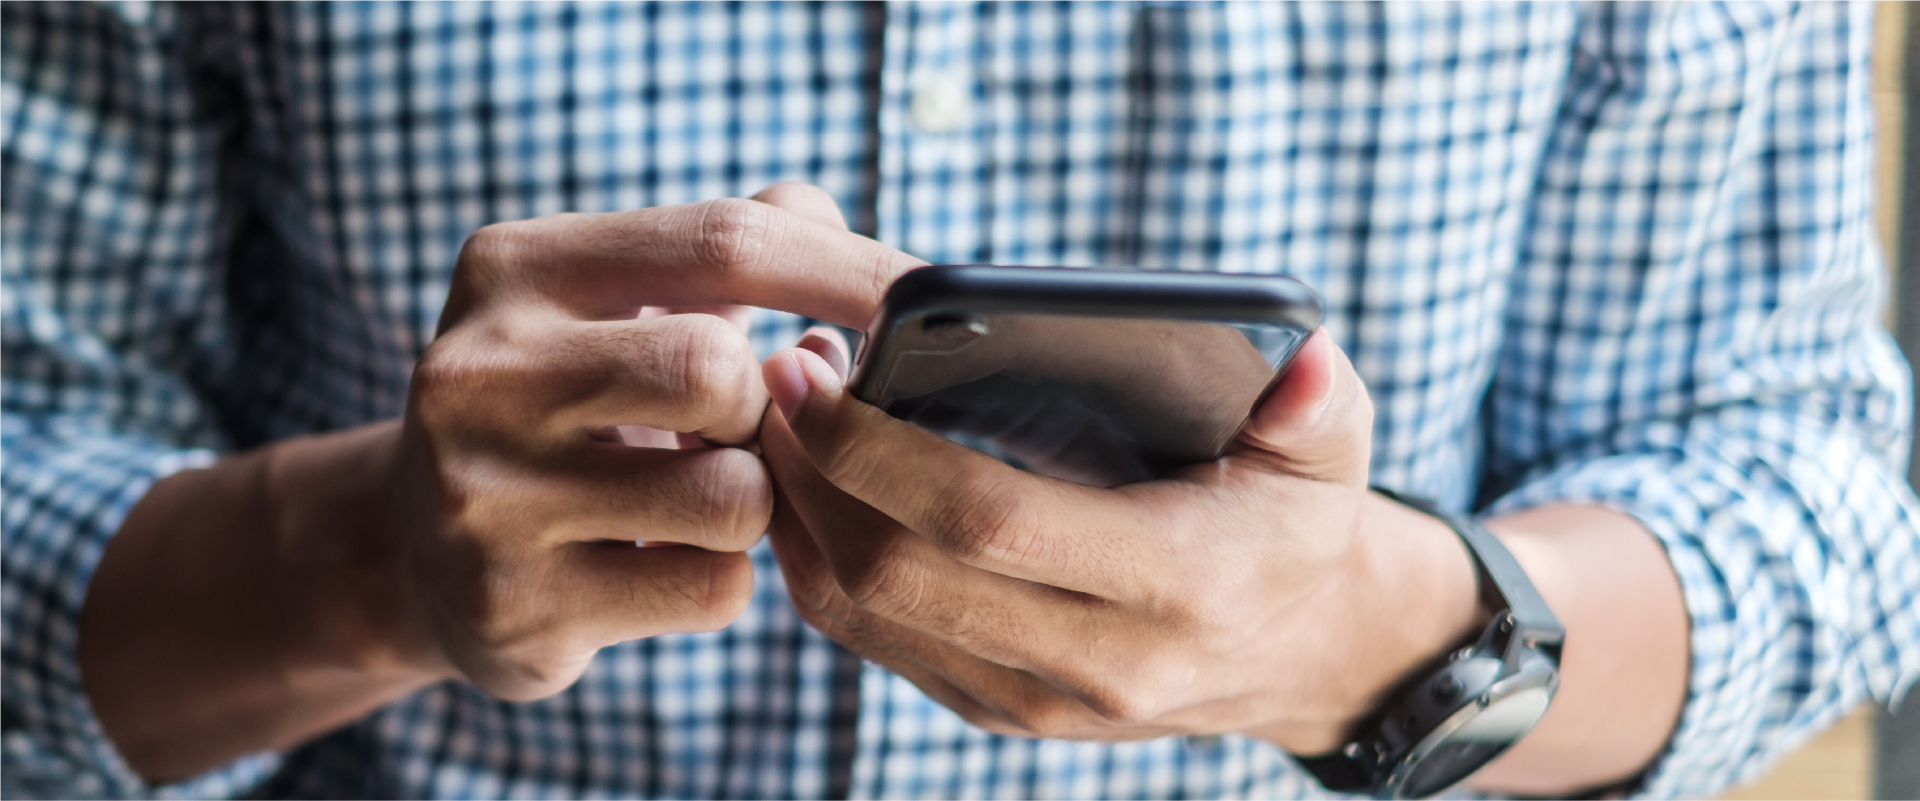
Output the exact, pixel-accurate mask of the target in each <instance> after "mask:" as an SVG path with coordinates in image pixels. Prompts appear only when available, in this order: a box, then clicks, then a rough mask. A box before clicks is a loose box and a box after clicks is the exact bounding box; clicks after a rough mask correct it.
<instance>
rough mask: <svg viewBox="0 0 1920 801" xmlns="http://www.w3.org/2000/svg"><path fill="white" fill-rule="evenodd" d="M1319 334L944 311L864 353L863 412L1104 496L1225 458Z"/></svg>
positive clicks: (906, 321) (907, 321)
mask: <svg viewBox="0 0 1920 801" xmlns="http://www.w3.org/2000/svg"><path fill="white" fill-rule="evenodd" d="M1310 333H1311V332H1310V331H1309V330H1308V329H1306V328H1303V327H1298V326H1290V325H1276V324H1265V323H1254V324H1248V323H1221V322H1205V321H1193V320H1175V319H1160V318H1139V317H1112V316H1072V315H1053V314H1033V313H1013V312H995V313H981V314H962V313H954V312H950V311H936V312H928V313H921V314H914V315H909V316H906V317H903V318H900V319H899V320H897V324H896V325H894V326H893V328H892V330H891V331H889V332H888V333H887V335H886V336H885V337H884V339H883V340H882V341H880V342H876V343H873V344H874V346H875V347H874V352H872V353H868V354H865V358H864V359H863V361H870V362H871V364H867V365H865V367H866V369H865V370H864V371H863V372H864V373H865V375H864V378H865V379H866V380H865V381H863V382H861V383H860V385H859V387H858V390H857V391H858V392H859V394H860V396H861V398H862V399H863V400H866V401H868V402H869V403H873V404H874V405H877V406H879V407H881V408H882V409H885V410H886V411H887V412H888V413H889V414H891V415H893V416H894V417H897V418H900V419H902V420H906V421H909V422H912V423H914V424H916V425H919V426H921V427H922V428H926V429H928V430H931V431H934V432H936V433H939V434H941V435H943V436H945V437H947V438H949V439H952V440H954V441H956V442H960V443H962V444H965V445H968V446H970V447H974V448H976V449H979V450H982V451H984V452H987V453H989V454H992V455H994V456H996V457H999V458H1002V459H1004V460H1006V461H1008V462H1009V463H1011V464H1014V465H1016V466H1019V467H1022V468H1025V469H1028V470H1032V471H1035V472H1038V473H1043V474H1046V475H1051V476H1054V477H1056V478H1062V479H1066V480H1070V481H1075V482H1079V483H1082V484H1088V485H1092V486H1100V487H1111V486H1117V485H1121V484H1129V483H1133V482H1137V481H1144V480H1148V479H1151V478H1154V477H1155V476H1158V475H1160V474H1162V473H1164V472H1166V471H1167V470H1170V469H1173V468H1176V467H1180V466H1184V465H1188V464H1194V463H1198V462H1206V461H1211V460H1213V459H1215V458H1218V456H1219V455H1220V453H1221V452H1222V451H1223V450H1224V449H1225V448H1226V446H1227V445H1228V444H1229V443H1230V442H1232V440H1233V438H1234V437H1235V436H1236V435H1237V434H1238V433H1239V431H1240V427H1241V426H1242V425H1243V424H1244V423H1245V421H1246V419H1247V416H1248V415H1249V414H1250V413H1251V412H1252V410H1253V408H1254V407H1255V405H1256V404H1258V403H1259V402H1260V401H1261V400H1262V399H1263V398H1265V396H1266V393H1267V391H1268V390H1269V388H1270V387H1271V386H1272V384H1273V381H1274V378H1275V376H1276V375H1278V374H1279V372H1280V371H1281V370H1283V369H1284V368H1285V366H1286V364H1287V363H1288V362H1289V361H1291V359H1292V358H1293V355H1294V353H1295V352H1296V351H1298V350H1299V348H1300V345H1301V344H1302V343H1303V342H1305V340H1306V337H1307V336H1308V335H1309V334H1310Z"/></svg>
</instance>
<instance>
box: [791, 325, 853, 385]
mask: <svg viewBox="0 0 1920 801" xmlns="http://www.w3.org/2000/svg"><path fill="white" fill-rule="evenodd" d="M800 347H802V348H806V349H807V350H809V351H812V352H813V353H814V355H817V356H819V357H820V358H821V359H824V360H826V362H827V366H828V367H830V368H833V374H834V375H837V376H839V377H840V379H841V380H842V381H844V380H846V378H847V370H848V365H847V351H846V347H847V345H846V340H845V339H843V338H842V337H841V336H840V332H839V331H835V330H833V329H831V328H828V327H826V326H823V325H816V326H814V327H812V328H809V329H807V331H806V333H805V334H802V335H801V337H800Z"/></svg>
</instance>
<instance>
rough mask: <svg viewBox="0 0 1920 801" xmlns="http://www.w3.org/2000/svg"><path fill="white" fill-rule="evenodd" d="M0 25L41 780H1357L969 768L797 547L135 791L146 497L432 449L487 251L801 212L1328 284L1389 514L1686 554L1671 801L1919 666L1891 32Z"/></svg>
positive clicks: (1104, 25)
mask: <svg viewBox="0 0 1920 801" xmlns="http://www.w3.org/2000/svg"><path fill="white" fill-rule="evenodd" d="M4 13H5V20H4V21H5V24H4V29H3V30H0V37H3V39H0V41H3V42H4V49H3V50H0V62H3V67H4V70H3V72H4V97H0V100H3V101H4V103H3V104H0V119H3V120H4V125H5V131H4V136H5V142H4V174H3V176H0V177H3V178H4V183H3V184H0V186H3V187H4V190H3V191H4V249H0V262H3V263H4V268H5V317H4V330H3V331H0V342H4V349H5V350H4V368H5V388H4V403H5V416H4V436H5V467H4V491H5V497H4V528H5V537H6V539H5V553H4V560H3V562H0V564H3V565H4V573H5V665H4V705H5V716H4V718H5V719H4V723H5V732H4V755H5V763H4V782H5V784H4V790H5V793H6V794H8V795H11V796H26V795H57V796H128V795H142V794H157V795H171V796H223V795H237V794H247V793H254V794H258V795H262V796H276V795H277V796H319V797H372V796H401V797H442V796H446V797H454V796H489V797H494V796H513V797H533V796H565V797H604V796H649V797H652V796H666V797H719V796H725V797H793V798H812V797H820V796H830V795H842V794H844V795H850V796H855V797H882V796H912V797H946V798H955V797H987V796H992V797H1038V798H1069V797H1074V798H1078V797H1095V796H1101V797H1141V798H1147V797H1153V798H1172V797H1185V796H1316V795H1323V794H1324V791H1323V790H1322V789H1320V788H1319V787H1318V786H1317V785H1316V784H1315V783H1314V782H1313V781H1312V780H1311V779H1310V778H1308V777H1307V776H1306V775H1305V774H1303V773H1302V772H1301V771H1300V770H1299V768H1298V767H1296V766H1295V765H1294V763H1293V762H1292V761H1291V760H1290V759H1289V758H1288V756H1287V755H1285V754H1283V753H1281V752H1280V751H1278V750H1276V749H1275V748H1274V747H1273V746H1271V745H1269V744H1266V743H1264V742H1261V741H1258V740H1254V739H1250V738H1246V737H1239V736H1225V737H1220V738H1197V739H1182V738H1168V739H1161V740H1154V741H1150V742H1138V743H1123V744H1094V743H1077V742H1060V741H1045V740H1029V739H1019V738H1012V737H1001V736H996V735H992V734H988V733H986V732H983V731H980V730H978V729H975V728H973V727H971V726H969V725H967V724H966V723H964V722H963V721H961V720H960V719H959V718H958V717H956V716H955V715H953V714H952V713H950V712H948V711H947V710H945V709H944V708H942V707H940V706H938V705H937V704H935V703H933V702H931V701H929V700H928V699H927V697H926V696H924V695H922V694H921V693H920V692H919V691H918V690H917V689H915V688H914V687H913V686H912V685H911V684H909V683H907V682H906V681H904V680H902V679H900V678H898V677H896V676H894V675H891V674H889V673H888V672H886V671H884V670H882V669H880V668H878V667H875V666H872V665H864V664H862V663H861V662H860V661H859V660H858V659H855V658H853V657H851V656H849V655H848V654H847V653H846V652H844V651H842V650H840V649H839V648H837V647H836V646H834V645H832V644H831V643H829V642H828V641H826V640H825V639H824V638H822V637H821V636H820V635H819V634H818V633H816V632H814V631H812V630H810V629H808V628H807V627H806V626H805V625H803V624H802V623H801V622H800V620H799V619H798V618H797V617H796V615H795V613H794V611H793V609H792V607H791V605H790V602H789V600H788V599H787V597H786V594H785V590H784V589H783V587H782V583H781V580H780V574H779V572H778V571H777V570H776V569H775V568H774V566H773V564H772V560H771V557H770V556H769V554H768V553H767V552H766V550H765V549H764V548H762V549H760V550H758V551H756V555H757V564H758V566H759V575H758V580H759V590H758V591H757V592H758V594H757V595H756V596H755V598H754V601H753V603H752V605H751V607H750V608H749V609H748V610H747V612H746V613H745V615H744V616H743V617H742V618H741V619H740V620H739V621H738V622H737V623H735V624H734V625H732V626H731V627H729V628H727V629H725V630H723V631H720V632H718V633H713V634H706V635H694V636H664V637H657V638H654V639H651V640H646V641H641V642H632V643H627V644H624V645H621V646H618V647H613V648H609V649H606V650H605V651H603V652H601V653H600V655H599V656H598V658H597V659H596V660H595V661H594V662H593V664H592V667H591V668H590V669H589V670H588V671H587V673H586V675H585V677H584V678H582V679H581V680H580V682H579V683H578V684H577V685H575V686H574V687H572V688H570V689H568V690H567V691H566V692H563V693H561V694H559V695H557V696H555V697H552V698H549V699H546V700H543V701H537V702H532V703H506V702H502V701H497V700H494V699H492V698H489V697H487V696H486V695H484V694H482V693H481V692H479V691H477V690H475V689H474V688H472V687H470V686H467V685H465V684H461V683H457V682H448V683H444V684H440V685H437V686H433V687H430V688H428V689H426V690H423V691H421V692H419V693H416V694H414V695H412V696H409V697H407V698H404V699H402V700H399V701H397V702H395V703H393V704H391V705H389V706H387V707H385V708H383V709H381V710H379V711H378V712H376V713H374V714H372V715H370V716H368V717H367V718H365V719H364V720H361V721H359V722H357V723H355V724H353V725H351V726H348V727H347V728H345V729H342V730H340V731H337V732H334V733H332V734H329V735H327V736H325V737H323V738H321V739H320V740H318V741H315V742H313V743H310V744H308V745H306V746H304V747H302V748H299V749H297V750H295V751H293V752H291V753H289V754H284V755H271V754H263V755H260V756H257V757H253V758H249V759H245V760H242V761H240V762H238V763H236V764H233V765H230V766H227V767H225V768H223V769H220V770H218V771H215V772H213V773H211V774H209V775H207V776H204V777H200V778H197V779H194V780H191V781H187V782H184V783H182V784H178V785H173V786H168V787H153V786H148V785H145V784H143V783H142V782H141V781H140V780H139V779H138V778H137V777H136V776H135V775H134V774H133V773H132V772H130V771H129V769H128V767H127V765H126V763H125V762H124V761H123V760H122V759H121V757H120V756H119V755H118V754H117V753H116V752H115V751H114V748H113V746H112V744H111V743H109V742H108V741H107V740H106V739H105V738H104V737H103V736H102V734H101V728H100V724H99V723H98V722H97V721H96V719H95V718H94V715H93V712H92V711H91V710H90V708H89V706H88V703H87V699H86V697H85V695H84V693H83V692H82V689H81V684H80V677H79V672H78V665H77V660H76V657H75V637H76V629H77V624H76V620H77V616H78V613H79V610H80V607H81V603H82V601H83V599H84V597H85V594H86V591H87V586H88V580H89V577H90V576H91V575H92V573H93V569H94V566H95V564H96V562H97V560H98V559H99V556H100V553H101V550H102V546H103V545H104V544H105V543H106V541H107V539H108V537H110V536H111V535H112V534H113V532H114V531H115V529H116V528H117V527H118V526H119V524H120V521H121V519H122V517H123V516H124V515H125V514H126V512H127V510H128V508H129V507H130V506H131V505H132V504H133V503H134V502H135V501H136V500H137V499H139V498H140V496H141V494H142V493H143V492H144V491H145V490H146V489H147V488H148V487H149V486H151V485H152V483H153V482H154V481H155V480H156V479H158V478H160V477H162V476H165V475H167V474H168V473H170V472H172V471H176V470H180V469H183V468H188V467H192V466H195V465H202V464H206V463H207V462H209V461H210V460H212V459H214V458H216V457H217V456H218V455H219V454H222V453H230V452H233V451H236V450H240V449H245V448H251V447H255V446H259V445H262V444H265V443H269V442H273V441H276V440H280V439H283V438H287V437H295V436H299V435H303V434H310V433H314V432H320V431H329V430H334V429H339V428H343V427H347V426H353V425H356V424H361V423H365V422H368V421H373V420H380V419H383V418H391V417H394V416H396V415H398V414H399V413H400V411H401V409H402V402H403V400H404V399H405V397H406V394H407V381H408V372H409V368H410V366H411V364H412V361H413V359H414V357H415V355H416V354H418V353H419V352H420V350H421V348H422V347H423V346H424V345H425V344H426V343H427V341H428V340H429V338H430V337H431V336H432V334H433V329H434V324H435V319H436V317H437V315H438V313H439V310H440V307H441V303H442V301H443V300H444V298H445V295H446V292H447V284H448V277H449V274H450V272H451V269H452V266H453V263H454V257H455V254H456V252H457V251H458V249H459V247H460V245H461V242H462V241H463V240H464V239H465V238H466V237H467V235H468V234H469V233H471V232H472V231H473V230H474V229H475V228H477V227H479V226H481V225H484V224H486V223H488V222H491V221H495V220H511V219H517V218H525V217H532V216H536V215H542V214H550V213H554V212H560V211H569V210H582V211H597V210H609V209H630V208H636V207H643V206H652V205H658V204H670V203H680V202H685V201H693V200H697V199H703V198H710V197H716V196H723V195H746V194H750V193H752V192H754V191H756V190H757V189H759V188H761V187H763V186H765V185H767V184H770V183H773V182H775V181H782V180H801V181H807V182H811V183H814V184H817V185H819V186H821V187H823V188H825V189H826V190H827V191H828V192H830V193H832V194H833V195H834V196H835V197H836V198H837V199H838V200H839V201H840V203H841V204H842V206H843V207H844V208H846V209H847V210H848V212H849V217H850V219H852V220H853V221H854V223H855V226H856V228H857V229H858V230H861V231H863V232H865V233H868V234H871V235H873V236H875V237H877V238H878V239H880V240H881V241H884V242H886V243H888V244H891V245H893V246H895V247H898V248H901V249H903V250H905V251H907V252H910V253H914V254H916V255H918V256H920V257H922V258H925V259H928V260H930V261H933V262H1000V263H1014V264H1062V265H1103V264H1139V265H1145V266H1150V267H1161V268H1178V269H1191V270H1223V271H1247V272H1286V273H1290V274H1292V275H1295V276H1298V277H1299V278H1301V279H1303V280H1305V281H1307V282H1308V283H1310V284H1312V285H1314V286H1315V287H1317V288H1318V289H1319V290H1320V291H1321V293H1323V294H1324V296H1325V297H1326V300H1327V308H1328V316H1327V323H1326V325H1327V328H1328V329H1329V330H1330V331H1331V332H1332V333H1333V335H1334V336H1335V337H1336V339H1337V340H1338V342H1339V343H1340V344H1341V346H1342V347H1344V348H1345V349H1346V351H1347V353H1349V354H1351V355H1352V357H1353V361H1354V363H1355V365H1356V366H1357V367H1358V369H1359V371H1360V373H1361V375H1362V376H1364V377H1365V379H1366V381H1367V383H1368V386H1369V388H1370V390H1371V392H1372V394H1373V399H1374V402H1375V404H1376V407H1377V410H1378V420H1377V430H1376V431H1375V436H1374V448H1375V452H1374V454H1373V471H1374V474H1373V478H1374V480H1375V481H1376V482H1378V483H1380V484H1383V485H1387V486H1392V487H1395V488H1398V489H1401V490H1404V491H1407V492H1412V493H1416V494H1421V495H1427V496H1431V497H1435V498H1439V499H1441V501H1442V503H1443V504H1444V505H1446V506H1448V507H1451V508H1455V509H1471V510H1475V511H1479V512H1483V513H1488V514H1497V513H1501V512H1508V511H1512V510H1516V509H1520V508H1522V507H1527V506H1532V505H1536V504H1545V503H1557V502H1590V503H1599V504H1605V505H1607V506H1611V507H1614V508H1617V509H1621V510H1624V511H1625V512H1628V513H1630V514H1631V515H1633V516H1634V517H1636V518H1638V520H1639V521H1640V522H1642V523H1643V524H1644V525H1645V526H1646V528H1647V529H1648V530H1650V531H1651V532H1652V533H1653V534H1654V536H1656V537H1657V538H1658V539H1659V542H1660V543H1661V544H1662V545H1663V546H1664V547H1665V548H1666V552H1667V554H1668V555H1669V557H1670V558H1671V560H1672V564H1673V569H1674V571H1675V573H1676V574H1677V575H1678V576H1679V577H1680V580H1681V583H1682V585H1683V586H1684V589H1685V597H1686V603H1687V609H1688V611H1689V613H1690V615H1691V621H1692V635H1691V636H1692V676H1691V683H1690V692H1689V694H1688V698H1687V702H1686V707H1685V712H1684V715H1683V717H1682V719H1681V720H1680V723H1679V727H1678V729H1677V730H1676V731H1675V732H1674V734H1673V738H1672V742H1671V744H1670V747H1669V748H1668V749H1667V750H1666V751H1665V752H1664V753H1663V754H1662V755H1661V757H1660V758H1659V760H1658V761H1657V762H1656V763H1655V765H1654V766H1653V768H1652V769H1651V771H1650V772H1649V774H1648V775H1647V776H1646V777H1645V780H1644V782H1643V783H1642V784H1641V785H1640V789H1641V790H1642V791H1643V792H1645V793H1648V794H1652V795H1656V796H1705V795H1712V794H1714V793H1715V792H1717V790H1718V789H1719V788H1722V787H1724V786H1726V785H1728V784H1729V783H1732V782H1736V781H1739V780H1742V779H1745V778H1750V777H1752V776H1754V775H1755V774H1756V772H1758V771H1760V770H1762V769H1763V768H1764V767H1765V766H1766V765H1767V764H1768V762H1769V761H1770V760H1772V759H1773V758H1775V757H1777V756H1779V755H1780V754H1781V753H1783V752H1785V751H1787V750H1790V749H1792V748H1794V747H1795V746H1796V745H1797V744H1799V743H1800V742H1802V741H1803V740H1805V739H1806V738H1807V737H1809V736H1811V735H1812V734H1813V733H1814V732H1815V731H1817V730H1819V729H1820V728H1822V727H1824V726H1826V725H1827V724H1829V723H1831V722H1833V721H1834V720H1835V719H1836V718H1837V717H1838V716H1840V715H1842V714H1843V713H1845V712H1846V711H1847V710H1848V709H1849V708H1851V707H1853V706H1854V705H1855V704H1856V703H1858V702H1859V701H1861V700H1862V699H1865V698H1868V697H1874V698H1880V699H1889V698H1894V697H1897V696H1899V695H1900V694H1902V693H1904V691H1905V690H1906V688H1907V687H1909V686H1910V685H1911V684H1913V683H1914V681H1915V678H1916V676H1917V675H1920V614H1917V613H1916V610H1915V607H1916V603H1915V596H1916V594H1920V537H1916V533H1915V526H1914V519H1915V512H1916V510H1920V505H1916V502H1915V500H1914V497H1913V495H1912V493H1911V491H1910V490H1909V489H1908V488H1907V487H1906V485H1905V484H1904V482H1903V480H1902V473H1903V469H1904V463H1905V458H1906V457H1905V454H1906V451H1907V448H1908V444H1907V436H1908V434H1907V425H1908V420H1909V417H1910V398H1909V394H1910V393H1909V383H1908V381H1909V379H1908V373H1907V368H1906V366H1905V364H1904V363H1903V362H1902V361H1901V358H1900V356H1899V355H1898V353H1897V351H1896V350H1895V348H1894V347H1893V345H1892V344H1891V342H1890V340H1889V338H1888V337H1887V335H1886V334H1885V333H1884V332H1883V331H1882V330H1881V327H1880V324H1879V317H1880V314H1881V309H1882V304H1883V302H1884V296H1885V294H1884V293H1885V279H1884V277H1883V276H1882V266H1881V263H1880V257H1879V255H1878V254H1877V252H1876V250H1875V247H1874V236H1873V231H1872V225H1871V224H1870V219H1871V217H1870V198H1871V196H1872V191H1871V190H1872V186H1873V174H1872V165H1873V163H1874V160H1873V153H1874V148H1873V140H1872V132H1871V125H1870V121H1869V106H1868V70H1867V57H1868V40H1869V39H1870V14H1871V10H1870V8H1869V7H1868V6H1866V5H1864V4H1862V5H1852V6H1848V5H1837V4H1820V5H1807V6H1798V7H1796V6H1776V5H1724V6H1723V5H1715V4H1698V5H1695V4H1686V5H1678V6H1665V5H1637V4H1636V5H1621V6H1613V5H1597V6H1580V5H1566V4H1542V5H1518V6H1514V5H1441V4H1435V5H1426V4H1418V5H1405V6H1401V5H1373V4H1338V5H1310V4H1300V5H1262V4H1229V5H1212V4H1195V5H1178V4H1172V5H1170V4H1158V3H1147V4H1136V3H1073V4H1058V5H1056V4H1031V5H1028V4H1017V5H997V4H982V5H970V4H958V5H920V4H890V5H884V6H881V5H874V6H859V5H852V4H823V5H814V4H791V3H765V4H759V3H756V4H738V5H736V4H726V5H721V4H666V5H639V6H629V5H598V4H596V5H571V4H547V3H541V4H533V5H511V4H501V5H467V4H445V5H443V4H423V5H387V4H347V3H341V4H332V5H308V4H285V5H282V4H259V5H254V4H235V5H207V6H201V5H180V6H176V5H170V4H162V3H152V4H146V3H140V4H132V3H130V4H126V5H117V6H95V5H38V4H16V3H7V4H6V5H5V7H4ZM799 325H800V321H798V320H795V319H793V318H791V317H788V316H785V315H780V314H775V313H770V312H769V313H763V314H759V316H758V317H757V318H756V320H755V324H754V333H755V336H756V339H757V341H758V343H759V345H760V347H761V348H763V350H771V349H773V348H775V347H777V346H780V345H782V344H785V343H788V342H791V341H792V340H793V339H794V337H795V336H796V333H797V331H798V327H799ZM1576 636H1577V634H1576ZM1631 702H1632V701H1631V699H1623V700H1622V703H1631Z"/></svg>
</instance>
